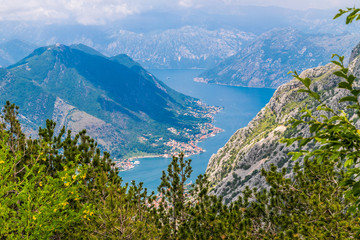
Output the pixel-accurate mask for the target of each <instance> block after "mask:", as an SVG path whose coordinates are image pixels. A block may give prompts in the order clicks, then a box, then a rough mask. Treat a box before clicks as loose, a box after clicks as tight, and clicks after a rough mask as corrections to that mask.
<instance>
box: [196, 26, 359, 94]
mask: <svg viewBox="0 0 360 240" xmlns="http://www.w3.org/2000/svg"><path fill="white" fill-rule="evenodd" d="M357 41H358V35H355V34H353V35H350V34H345V35H329V34H305V33H302V32H300V31H297V30H295V29H293V28H281V29H274V30H271V31H269V32H266V33H264V34H262V35H260V36H259V37H258V38H256V39H255V40H254V41H253V42H252V43H251V44H249V46H247V47H246V48H244V49H242V50H240V51H239V52H238V53H237V54H235V55H234V56H231V57H229V58H227V59H225V60H224V61H222V62H221V63H219V64H218V65H217V66H215V67H214V68H211V69H209V70H207V71H205V72H204V73H202V74H201V75H200V76H199V77H198V78H196V79H195V80H196V81H200V82H207V83H217V84H224V85H232V86H244V87H268V88H277V87H278V86H280V85H282V84H284V83H286V82H289V81H290V80H291V77H289V75H288V74H287V73H288V72H289V71H291V70H294V69H297V70H298V71H300V72H301V71H303V70H305V69H307V68H311V67H317V66H320V65H324V64H326V63H328V62H330V56H331V54H333V53H339V54H345V55H347V57H348V56H349V54H350V51H349V49H351V47H352V46H354V45H355V44H356V43H357Z"/></svg>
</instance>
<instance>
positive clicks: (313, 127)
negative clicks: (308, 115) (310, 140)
mask: <svg viewBox="0 0 360 240" xmlns="http://www.w3.org/2000/svg"><path fill="white" fill-rule="evenodd" d="M319 126H320V124H313V125H311V127H310V133H313V132H315V131H316V130H317V129H318V128H319Z"/></svg>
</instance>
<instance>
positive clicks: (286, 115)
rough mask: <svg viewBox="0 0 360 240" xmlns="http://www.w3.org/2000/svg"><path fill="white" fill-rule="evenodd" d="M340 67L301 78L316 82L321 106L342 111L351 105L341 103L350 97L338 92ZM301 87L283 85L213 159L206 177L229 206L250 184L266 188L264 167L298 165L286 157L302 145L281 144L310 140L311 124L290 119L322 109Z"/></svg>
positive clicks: (356, 70) (357, 66)
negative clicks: (284, 140) (305, 110)
mask: <svg viewBox="0 0 360 240" xmlns="http://www.w3.org/2000/svg"><path fill="white" fill-rule="evenodd" d="M359 49H360V45H358V46H357V47H356V48H355V49H354V50H353V52H352V56H353V60H352V62H351V63H350V65H349V69H350V71H351V72H352V73H353V74H354V75H355V76H357V77H360V57H359V54H360V50H359ZM354 56H357V57H354ZM336 69H338V67H337V66H336V65H334V64H332V63H331V64H327V65H326V66H321V67H316V68H313V69H308V70H305V71H304V72H302V73H301V75H300V76H301V77H303V78H305V77H309V78H311V79H313V80H314V81H315V82H314V86H313V88H314V89H316V90H317V92H318V93H319V94H320V96H321V100H322V103H325V104H327V105H328V106H330V107H332V108H333V109H338V110H343V109H346V107H345V105H346V104H345V103H342V104H339V103H338V100H339V99H340V98H342V97H344V96H345V95H346V94H347V93H346V91H345V90H340V89H338V88H337V85H338V83H339V82H340V81H341V80H340V79H339V77H336V76H335V75H333V74H332V72H334V71H335V70H336ZM302 88H303V85H302V84H301V83H300V82H299V81H298V80H295V79H293V80H291V81H290V82H289V83H286V84H284V85H282V86H280V87H279V88H278V89H277V90H276V92H275V93H274V95H273V97H272V98H271V99H270V102H269V103H268V104H267V105H266V106H265V107H264V108H263V109H262V110H261V111H260V112H259V113H258V114H257V115H256V117H255V118H254V119H253V120H252V121H251V122H250V123H249V124H248V125H247V126H246V127H244V128H241V129H239V130H238V131H237V132H236V133H235V134H234V135H233V136H232V137H231V138H230V140H229V141H228V142H227V143H226V144H225V146H224V147H222V148H221V149H219V151H218V152H217V153H216V154H214V155H213V156H212V157H211V159H210V161H209V164H208V167H207V170H206V173H207V174H208V175H209V178H210V180H211V182H212V186H213V192H214V193H215V194H217V195H221V196H224V199H225V201H226V202H227V203H228V202H230V201H232V200H234V199H236V198H237V196H239V194H240V192H241V191H242V190H244V188H245V187H246V186H252V187H255V186H256V187H260V188H261V187H264V179H263V178H262V177H261V176H260V170H261V169H262V168H265V169H267V168H269V166H270V164H275V165H276V166H277V167H279V168H282V167H285V168H287V169H288V170H290V168H291V166H293V165H294V162H293V161H292V160H290V156H288V155H287V154H288V153H289V152H291V151H296V150H298V145H297V144H293V145H291V146H290V147H286V146H285V144H280V143H279V140H280V139H281V138H284V137H285V138H289V137H296V136H304V137H306V136H309V134H310V133H309V131H308V128H307V126H304V125H299V126H297V127H296V128H292V127H291V126H290V125H288V124H287V121H288V120H290V119H291V118H292V117H295V118H298V117H299V116H300V115H302V114H301V113H300V110H301V109H303V108H304V107H305V106H307V107H308V109H309V110H312V109H316V107H317V106H318V105H320V104H319V102H316V101H314V99H313V98H310V97H309V96H308V95H307V94H305V93H299V92H298V90H299V89H302ZM322 103H321V104H322ZM308 146H309V145H308ZM315 147H316V146H314V145H311V144H310V146H309V148H315ZM309 148H308V149H309Z"/></svg>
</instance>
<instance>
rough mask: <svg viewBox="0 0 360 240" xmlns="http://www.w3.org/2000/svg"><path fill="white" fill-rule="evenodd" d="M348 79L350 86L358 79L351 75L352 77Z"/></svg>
mask: <svg viewBox="0 0 360 240" xmlns="http://www.w3.org/2000/svg"><path fill="white" fill-rule="evenodd" d="M347 79H348V83H349V84H352V83H353V82H354V80H355V79H356V77H355V76H354V75H352V74H351V75H350V76H348V78H347Z"/></svg>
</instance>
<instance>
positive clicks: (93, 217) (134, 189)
mask: <svg viewBox="0 0 360 240" xmlns="http://www.w3.org/2000/svg"><path fill="white" fill-rule="evenodd" d="M17 109H18V108H17V107H15V105H14V104H10V103H9V102H7V104H6V106H5V108H4V110H3V115H2V119H3V123H2V124H1V129H0V184H1V189H0V209H1V213H0V224H1V226H2V228H1V229H0V235H1V236H3V237H5V238H10V239H16V238H26V239H49V238H52V239H60V238H66V239H81V238H86V239H87V238H97V239H98V238H106V239H108V238H114V237H121V238H128V239H130V238H134V236H138V235H139V234H140V233H141V232H142V234H143V235H142V236H144V238H146V236H147V235H146V231H148V229H151V226H152V224H151V223H148V222H147V219H148V215H147V214H146V213H145V212H148V211H146V209H147V205H145V201H147V200H148V199H149V198H148V196H147V195H146V194H147V193H146V191H143V190H142V187H141V185H140V186H135V185H133V186H131V187H129V186H128V185H125V186H121V178H120V177H119V176H118V171H117V170H116V169H115V168H114V163H112V161H111V159H110V155H109V154H108V153H106V152H104V153H103V154H101V153H100V150H99V149H98V148H97V144H96V143H95V142H94V140H93V139H91V138H90V137H88V136H87V135H86V131H82V132H80V133H79V134H76V135H75V136H74V137H72V134H71V131H68V133H67V135H66V136H65V129H64V128H63V129H62V130H61V131H60V133H59V135H57V136H56V135H55V130H54V129H55V123H54V122H52V121H47V122H46V128H40V129H39V133H38V134H39V139H31V138H27V137H26V136H25V135H24V134H23V133H22V131H21V126H20V123H19V121H18V120H17V115H18V112H17ZM140 206H141V207H140ZM119 213H123V216H125V219H126V220H127V221H125V223H124V219H122V218H121V215H120V214H119ZM119 226H121V228H119ZM109 228H112V229H111V231H110V230H109ZM115 229H120V230H115ZM153 229H154V228H153ZM149 231H152V232H153V230H149ZM134 232H135V233H136V234H134ZM144 233H145V234H144Z"/></svg>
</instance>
